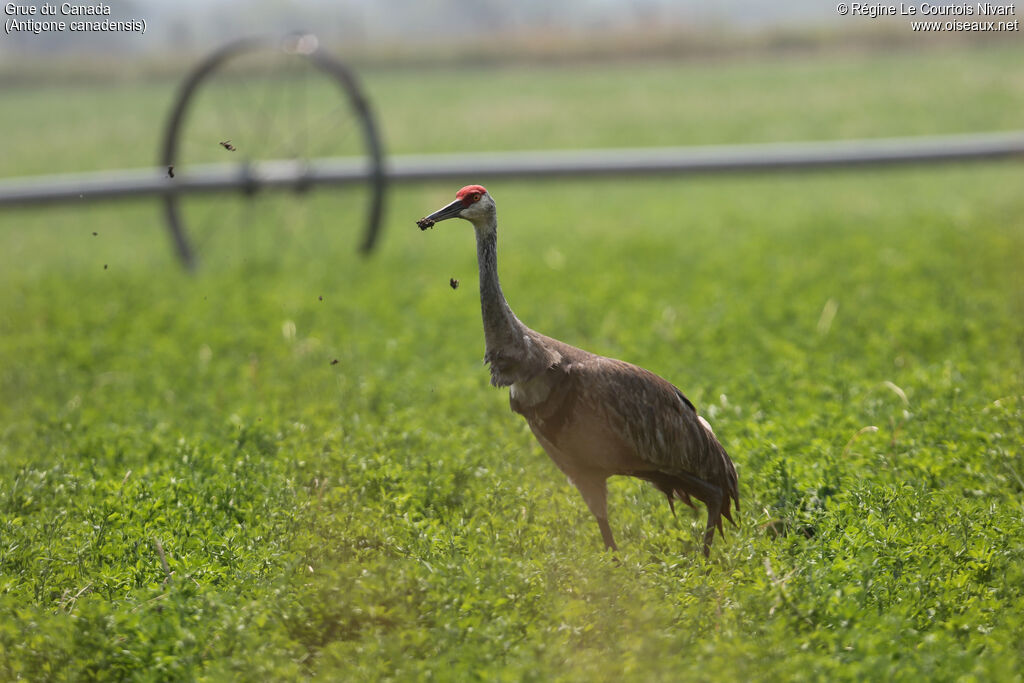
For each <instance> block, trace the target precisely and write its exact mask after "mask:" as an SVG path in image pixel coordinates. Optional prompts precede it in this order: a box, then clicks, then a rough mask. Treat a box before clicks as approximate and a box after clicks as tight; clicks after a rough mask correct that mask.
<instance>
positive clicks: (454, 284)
mask: <svg viewBox="0 0 1024 683" xmlns="http://www.w3.org/2000/svg"><path fill="white" fill-rule="evenodd" d="M448 284H450V285H451V286H452V289H458V288H459V281H458V280H456V279H455V278H449V279H448Z"/></svg>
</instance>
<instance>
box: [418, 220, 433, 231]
mask: <svg viewBox="0 0 1024 683" xmlns="http://www.w3.org/2000/svg"><path fill="white" fill-rule="evenodd" d="M416 225H418V226H420V230H426V229H427V228H432V227H434V221H432V220H430V219H429V218H421V219H419V220H418V221H416Z"/></svg>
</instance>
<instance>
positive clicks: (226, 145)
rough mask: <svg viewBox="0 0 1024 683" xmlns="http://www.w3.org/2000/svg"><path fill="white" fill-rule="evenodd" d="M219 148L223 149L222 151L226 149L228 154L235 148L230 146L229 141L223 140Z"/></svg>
mask: <svg viewBox="0 0 1024 683" xmlns="http://www.w3.org/2000/svg"><path fill="white" fill-rule="evenodd" d="M220 146H221V147H223V148H224V149H226V150H227V151H229V152H234V151H235V146H234V145H232V144H231V140H223V141H221V143H220Z"/></svg>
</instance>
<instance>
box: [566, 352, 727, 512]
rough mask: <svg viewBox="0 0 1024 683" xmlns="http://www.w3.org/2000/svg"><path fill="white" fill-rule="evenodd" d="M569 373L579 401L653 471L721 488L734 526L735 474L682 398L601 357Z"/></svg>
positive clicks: (652, 378)
mask: <svg viewBox="0 0 1024 683" xmlns="http://www.w3.org/2000/svg"><path fill="white" fill-rule="evenodd" d="M567 370H568V374H569V375H571V376H572V379H573V380H574V381H573V383H574V384H575V386H576V388H577V400H578V401H581V402H583V403H586V404H589V405H587V408H588V409H589V410H591V411H593V412H594V413H595V414H600V415H602V417H603V418H604V420H605V421H606V424H608V426H609V427H610V428H611V429H613V430H615V432H616V433H617V434H618V435H619V436H620V437H621V438H622V439H623V441H624V442H625V443H627V444H630V445H631V446H632V447H633V448H634V449H635V452H636V455H637V456H638V457H639V458H640V459H641V460H643V461H644V462H646V463H649V464H650V465H651V468H652V470H653V471H657V472H664V473H667V474H670V475H671V474H677V475H678V474H689V475H691V476H695V477H698V478H699V479H702V480H703V481H705V482H707V483H709V484H713V485H715V486H717V487H719V488H720V489H721V491H722V496H723V505H722V514H723V515H724V516H725V517H726V519H729V520H732V517H731V514H730V512H729V500H730V499H731V500H732V501H734V502H735V504H736V509H737V510H739V484H738V478H737V475H736V468H735V466H734V465H733V462H732V460H731V459H730V458H729V455H728V453H726V451H725V448H723V447H722V444H720V443H719V442H718V439H717V438H715V435H714V432H712V431H711V427H710V425H708V423H707V422H706V421H705V420H704V419H703V418H702V417H700V416H699V415H698V414H697V410H696V408H695V407H694V405H693V403H691V402H690V400H689V399H687V398H686V396H684V395H683V392H681V391H680V390H679V389H677V388H676V387H675V386H674V385H673V384H672V383H670V382H668V381H666V380H664V379H662V378H661V377H659V376H657V375H655V374H654V373H653V372H650V371H648V370H644V369H643V368H641V367H637V366H636V365H632V364H631V363H626V362H624V361H620V360H615V359H611V358H603V357H601V356H593V357H591V358H589V359H586V360H584V361H582V362H575V363H573V364H572V365H571V366H569V368H567ZM634 475H635V476H644V475H643V474H642V473H634ZM648 478H650V477H648ZM651 480H652V481H655V480H654V479H653V478H652V479H651ZM655 483H656V485H657V482H656V481H655ZM659 488H662V487H660V486H659ZM670 500H671V498H670Z"/></svg>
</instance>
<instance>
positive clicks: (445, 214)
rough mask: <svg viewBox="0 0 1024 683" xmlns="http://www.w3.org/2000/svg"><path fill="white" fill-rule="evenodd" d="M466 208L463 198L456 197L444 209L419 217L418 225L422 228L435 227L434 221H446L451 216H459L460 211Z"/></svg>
mask: <svg viewBox="0 0 1024 683" xmlns="http://www.w3.org/2000/svg"><path fill="white" fill-rule="evenodd" d="M464 208H466V205H465V204H463V203H462V200H461V199H456V200H455V201H454V202H452V203H451V204H449V205H448V206H446V207H444V208H443V209H438V210H437V211H435V212H434V213H432V214H430V215H429V216H427V217H426V218H421V219H419V220H418V221H416V225H418V226H420V230H426V229H427V228H432V227H434V223H438V222H440V221H446V220H448V219H449V218H458V217H459V213H461V212H462V210H463V209H464Z"/></svg>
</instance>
